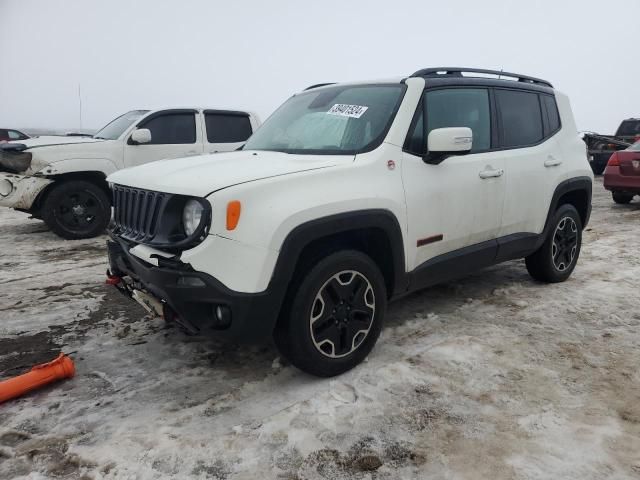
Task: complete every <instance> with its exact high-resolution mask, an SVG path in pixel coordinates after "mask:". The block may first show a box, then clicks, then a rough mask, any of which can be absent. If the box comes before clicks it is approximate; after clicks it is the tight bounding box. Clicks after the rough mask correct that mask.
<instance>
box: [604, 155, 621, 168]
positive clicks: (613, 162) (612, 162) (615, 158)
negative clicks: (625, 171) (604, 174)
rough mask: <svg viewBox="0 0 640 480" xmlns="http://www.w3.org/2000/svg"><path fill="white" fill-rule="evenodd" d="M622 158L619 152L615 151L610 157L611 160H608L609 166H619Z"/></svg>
mask: <svg viewBox="0 0 640 480" xmlns="http://www.w3.org/2000/svg"><path fill="white" fill-rule="evenodd" d="M619 166H620V159H619V158H618V152H613V154H611V156H610V157H609V161H608V162H607V167H619Z"/></svg>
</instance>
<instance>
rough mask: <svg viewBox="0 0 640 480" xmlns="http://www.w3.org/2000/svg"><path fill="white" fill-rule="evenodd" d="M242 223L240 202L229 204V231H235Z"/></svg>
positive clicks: (235, 201)
mask: <svg viewBox="0 0 640 480" xmlns="http://www.w3.org/2000/svg"><path fill="white" fill-rule="evenodd" d="M239 221H240V202H239V201H238V200H234V201H232V202H229V203H227V230H235V228H236V227H237V226H238V222H239Z"/></svg>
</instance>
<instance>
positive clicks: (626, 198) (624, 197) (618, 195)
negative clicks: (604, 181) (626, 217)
mask: <svg viewBox="0 0 640 480" xmlns="http://www.w3.org/2000/svg"><path fill="white" fill-rule="evenodd" d="M611 196H612V197H613V201H614V202H616V203H620V204H622V205H624V204H626V203H629V202H630V201H631V200H633V195H631V194H630V193H624V192H611Z"/></svg>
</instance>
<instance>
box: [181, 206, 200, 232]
mask: <svg viewBox="0 0 640 480" xmlns="http://www.w3.org/2000/svg"><path fill="white" fill-rule="evenodd" d="M203 212H204V207H203V206H202V204H201V203H200V202H198V201H197V200H189V201H187V203H186V204H185V206H184V210H183V211H182V226H183V227H184V233H186V234H187V236H191V235H193V233H194V232H195V231H196V230H197V228H198V227H199V226H200V222H201V221H202V213H203Z"/></svg>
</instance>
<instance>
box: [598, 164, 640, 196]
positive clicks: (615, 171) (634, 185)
mask: <svg viewBox="0 0 640 480" xmlns="http://www.w3.org/2000/svg"><path fill="white" fill-rule="evenodd" d="M603 185H604V188H606V189H607V190H610V191H615V192H627V193H633V194H634V195H640V175H622V174H621V173H620V167H615V166H613V167H612V166H609V167H607V168H606V169H605V171H604V181H603Z"/></svg>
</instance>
